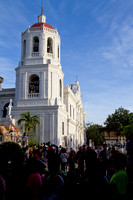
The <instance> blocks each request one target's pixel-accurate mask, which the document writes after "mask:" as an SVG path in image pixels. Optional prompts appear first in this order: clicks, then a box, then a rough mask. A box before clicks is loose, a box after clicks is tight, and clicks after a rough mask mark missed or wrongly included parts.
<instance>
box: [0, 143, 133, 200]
mask: <svg viewBox="0 0 133 200" xmlns="http://www.w3.org/2000/svg"><path fill="white" fill-rule="evenodd" d="M22 151H23V152H24V154H23V155H24V157H23V159H21V161H19V162H18V160H12V161H8V163H5V162H4V164H2V165H3V166H4V167H1V166H2V165H1V164H0V174H1V175H0V199H2V200H3V199H5V200H8V199H11V198H12V199H25V200H52V199H53V200H58V199H59V200H66V199H73V200H74V199H81V198H86V199H99V198H101V199H102V200H103V199H106V200H107V199H109V200H119V199H120V200H132V199H133V192H132V189H133V149H132V147H131V148H130V149H129V150H128V151H127V154H126V155H125V154H122V153H120V152H118V151H117V150H116V149H115V148H114V147H112V148H110V149H108V148H107V145H106V144H104V145H100V146H99V148H98V149H97V150H94V149H92V148H91V147H89V146H87V145H83V146H80V147H79V150H78V151H75V150H74V149H72V148H70V150H68V149H67V148H64V147H61V146H59V147H58V146H56V145H53V144H50V142H49V143H47V144H43V145H40V146H38V147H36V146H34V147H28V146H27V147H24V148H23V149H22Z"/></svg>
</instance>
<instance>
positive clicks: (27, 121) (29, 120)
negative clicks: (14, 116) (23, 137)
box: [17, 112, 40, 138]
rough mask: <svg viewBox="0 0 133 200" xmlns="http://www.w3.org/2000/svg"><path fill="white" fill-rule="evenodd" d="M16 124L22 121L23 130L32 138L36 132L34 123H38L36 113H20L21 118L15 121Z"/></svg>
mask: <svg viewBox="0 0 133 200" xmlns="http://www.w3.org/2000/svg"><path fill="white" fill-rule="evenodd" d="M17 123H18V125H20V124H21V123H24V127H25V132H26V133H27V135H28V136H29V137H30V138H32V137H33V134H34V133H35V132H36V125H37V124H38V125H40V122H39V117H38V116H37V115H34V116H31V115H30V112H27V113H22V114H21V118H20V119H19V120H18V121H17Z"/></svg>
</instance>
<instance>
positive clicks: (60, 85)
mask: <svg viewBox="0 0 133 200" xmlns="http://www.w3.org/2000/svg"><path fill="white" fill-rule="evenodd" d="M59 94H60V97H61V98H62V81H61V79H60V82H59Z"/></svg>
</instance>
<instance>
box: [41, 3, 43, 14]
mask: <svg viewBox="0 0 133 200" xmlns="http://www.w3.org/2000/svg"><path fill="white" fill-rule="evenodd" d="M42 14H43V3H42V0H41V15H42Z"/></svg>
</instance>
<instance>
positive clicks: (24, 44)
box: [23, 40, 26, 58]
mask: <svg viewBox="0 0 133 200" xmlns="http://www.w3.org/2000/svg"><path fill="white" fill-rule="evenodd" d="M25 56H26V40H24V42H23V58H25Z"/></svg>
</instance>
